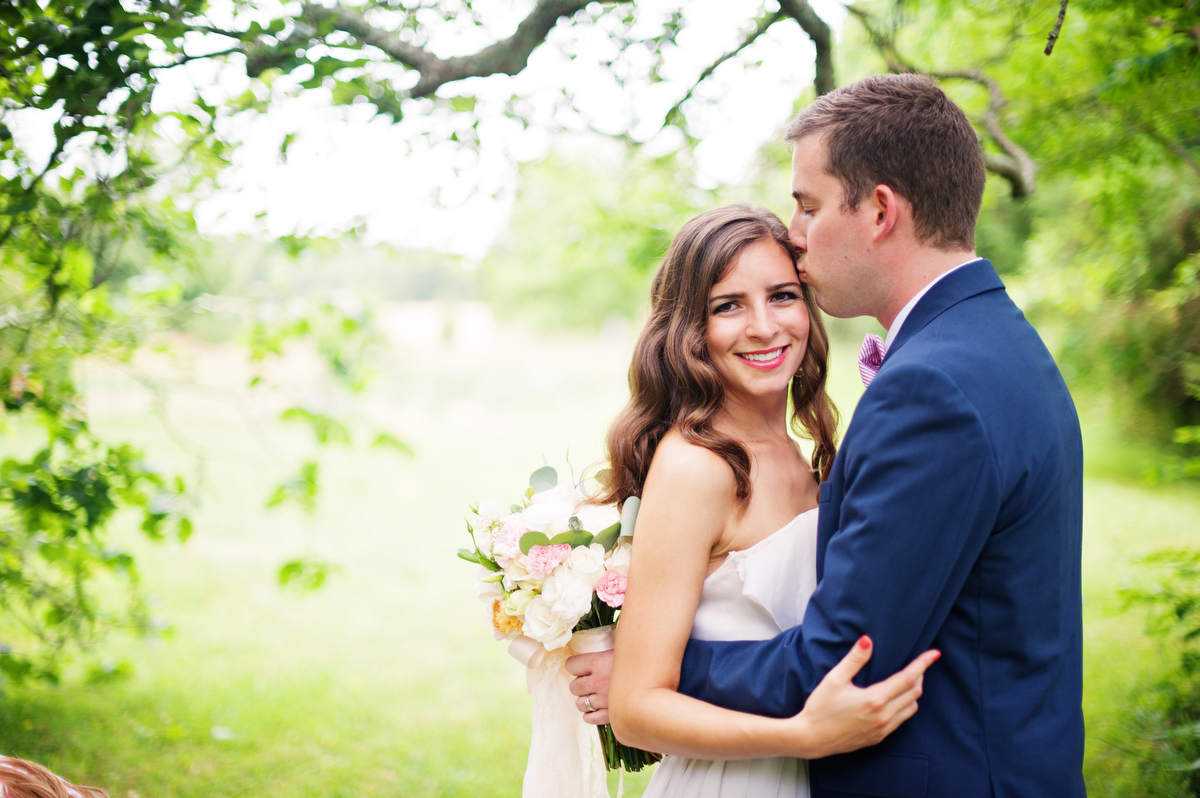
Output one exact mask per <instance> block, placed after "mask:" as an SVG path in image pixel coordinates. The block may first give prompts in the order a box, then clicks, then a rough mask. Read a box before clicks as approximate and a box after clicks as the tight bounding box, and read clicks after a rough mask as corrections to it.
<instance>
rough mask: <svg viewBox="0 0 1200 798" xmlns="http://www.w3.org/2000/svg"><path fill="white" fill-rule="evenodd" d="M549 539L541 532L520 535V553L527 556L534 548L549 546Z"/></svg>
mask: <svg viewBox="0 0 1200 798" xmlns="http://www.w3.org/2000/svg"><path fill="white" fill-rule="evenodd" d="M549 545H550V538H548V537H546V536H545V534H543V533H541V532H526V533H525V534H524V535H521V553H522V554H528V553H529V550H530V549H532V548H533V547H534V546H549Z"/></svg>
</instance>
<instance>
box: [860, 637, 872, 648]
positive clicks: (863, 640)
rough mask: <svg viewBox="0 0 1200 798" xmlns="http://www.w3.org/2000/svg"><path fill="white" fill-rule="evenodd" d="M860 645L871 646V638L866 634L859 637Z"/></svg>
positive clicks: (863, 646)
mask: <svg viewBox="0 0 1200 798" xmlns="http://www.w3.org/2000/svg"><path fill="white" fill-rule="evenodd" d="M858 647H859V648H870V647H871V638H869V637H867V636H866V635H863V636H862V637H860V638H858Z"/></svg>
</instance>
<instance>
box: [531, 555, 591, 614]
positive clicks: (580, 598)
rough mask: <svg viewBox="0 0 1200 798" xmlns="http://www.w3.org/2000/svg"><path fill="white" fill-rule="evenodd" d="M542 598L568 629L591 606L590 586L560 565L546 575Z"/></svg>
mask: <svg viewBox="0 0 1200 798" xmlns="http://www.w3.org/2000/svg"><path fill="white" fill-rule="evenodd" d="M542 600H543V601H545V602H546V604H548V605H549V606H550V611H551V612H553V613H554V614H555V615H557V616H558V617H559V618H562V621H563V624H564V625H565V626H566V627H567V628H568V629H574V628H575V624H577V623H579V619H580V618H582V617H583V616H584V615H587V613H588V610H590V609H591V608H592V586H591V584H590V583H589V582H588V581H587V580H586V579H581V578H580V577H578V576H575V575H574V574H572V573H570V572H568V571H567V570H566V569H565V568H563V567H562V566H561V565H560V566H558V567H557V568H555V569H554V572H553V573H552V574H550V576H548V577H546V582H545V584H543V585H542Z"/></svg>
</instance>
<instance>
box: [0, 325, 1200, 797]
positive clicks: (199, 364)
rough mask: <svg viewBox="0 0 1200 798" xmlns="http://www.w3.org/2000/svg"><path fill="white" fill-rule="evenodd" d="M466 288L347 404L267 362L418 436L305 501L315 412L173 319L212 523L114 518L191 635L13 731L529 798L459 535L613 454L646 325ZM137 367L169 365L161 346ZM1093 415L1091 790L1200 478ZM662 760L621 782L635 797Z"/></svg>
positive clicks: (506, 671)
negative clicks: (636, 340) (579, 317)
mask: <svg viewBox="0 0 1200 798" xmlns="http://www.w3.org/2000/svg"><path fill="white" fill-rule="evenodd" d="M460 311H461V312H460V313H459V315H458V316H457V317H456V318H455V320H454V323H453V324H445V323H439V324H432V325H431V324H428V323H427V322H428V320H429V318H433V317H434V316H435V314H436V313H437V312H438V309H437V307H436V306H432V305H430V306H422V307H412V308H409V309H408V311H407V312H406V313H405V314H404V315H397V316H394V317H391V318H390V321H389V324H390V329H392V331H393V333H394V336H395V339H396V341H397V344H396V347H395V349H394V351H393V352H391V353H390V354H389V355H388V357H387V360H386V362H385V364H384V368H383V369H382V373H381V375H380V377H379V379H378V381H377V382H376V384H375V385H374V387H373V388H372V389H371V390H370V391H369V392H368V393H367V394H366V395H365V396H362V397H358V398H356V399H355V400H354V401H353V403H348V404H347V403H346V400H344V399H343V400H339V399H337V398H336V397H335V396H333V395H332V394H331V393H330V392H329V391H328V389H327V386H323V385H322V384H321V383H320V381H319V380H316V379H315V378H314V377H313V375H312V371H311V369H309V368H308V366H307V365H306V363H307V361H306V359H305V358H303V357H301V356H298V357H295V358H292V359H291V360H289V362H288V363H286V364H282V365H281V366H280V367H279V368H278V369H277V370H276V374H275V376H276V379H277V380H278V381H279V382H280V383H281V384H283V385H286V386H290V387H289V388H288V390H289V391H291V392H292V394H293V395H294V396H297V397H299V398H300V399H302V400H304V401H310V402H337V401H341V402H343V405H342V407H341V409H342V410H344V411H346V412H350V413H353V414H355V415H356V416H357V417H359V418H362V419H371V420H372V423H374V424H375V425H376V426H379V425H383V426H386V427H388V428H389V429H392V430H394V431H395V432H396V433H398V434H399V435H400V436H402V437H404V438H405V439H406V440H408V441H409V442H410V443H411V444H412V445H413V447H414V449H415V450H416V456H415V457H414V458H412V459H404V458H401V457H398V456H397V455H395V454H390V453H387V452H383V451H380V450H372V449H368V448H366V447H365V446H362V445H361V440H360V442H359V443H360V445H358V446H356V447H354V448H345V447H342V448H340V449H339V448H335V449H329V450H327V451H326V453H324V454H323V459H322V480H323V485H322V495H321V499H320V509H319V511H318V513H317V516H316V517H315V518H314V519H312V520H309V519H307V518H305V517H304V516H302V515H301V514H299V513H297V512H295V511H293V510H290V509H282V510H274V511H266V510H264V509H263V504H264V501H265V499H266V497H267V496H268V494H269V493H270V491H271V489H272V487H273V485H274V484H275V483H276V482H277V481H278V480H279V479H280V478H281V477H282V476H284V475H285V473H286V470H287V467H288V464H289V463H293V462H295V459H296V458H298V457H299V456H302V455H304V454H305V453H306V452H307V451H308V450H309V449H310V448H311V444H310V436H309V434H308V433H307V432H306V431H305V430H304V429H302V428H299V427H289V426H283V425H280V424H279V423H277V422H275V421H272V419H273V418H274V417H276V416H277V414H278V411H279V410H280V409H282V407H284V406H286V404H284V403H283V402H284V400H283V398H282V395H281V394H282V392H280V393H277V394H269V395H268V396H265V397H263V398H262V399H261V400H250V399H247V398H245V397H244V396H242V395H241V394H239V393H238V392H237V391H231V392H230V391H227V389H228V386H230V385H244V384H245V380H244V379H243V377H244V372H245V367H244V364H243V363H241V362H240V361H239V360H238V358H237V355H236V354H235V352H234V350H232V349H226V348H222V347H213V346H205V345H201V344H197V343H194V342H186V341H177V342H176V343H175V344H174V346H173V349H174V352H175V355H176V357H177V359H178V360H179V361H180V362H182V363H184V364H185V365H186V364H190V366H189V367H188V369H187V370H188V371H189V372H190V373H192V374H193V375H194V381H195V382H196V383H197V385H199V386H213V387H217V388H222V390H221V391H214V390H208V389H204V388H202V387H192V388H188V387H179V388H177V389H176V390H175V391H174V392H173V400H172V405H171V407H172V419H173V422H174V424H175V425H176V426H177V427H178V428H179V429H181V430H183V431H184V432H185V433H186V434H187V435H188V436H189V437H190V438H191V439H192V440H194V441H195V442H198V443H201V444H203V445H204V446H205V447H207V448H208V450H209V452H210V460H209V463H208V467H207V468H208V477H207V484H206V486H205V500H204V504H203V507H202V509H201V510H200V511H199V512H198V513H197V515H196V521H197V532H196V534H195V536H194V537H193V538H192V539H191V540H190V541H189V542H188V543H187V544H184V545H180V544H178V543H165V544H158V545H151V544H149V543H147V542H146V541H144V540H142V539H140V538H139V537H138V536H137V535H136V534H134V533H133V532H132V531H129V530H125V531H122V532H121V533H120V535H119V537H121V539H122V543H123V544H124V545H127V546H128V547H129V548H131V549H133V550H134V551H136V552H137V554H138V557H139V559H140V562H141V567H142V570H143V573H144V574H145V579H144V583H145V584H144V587H145V589H146V591H147V592H148V593H149V594H152V595H153V596H154V599H155V602H156V607H157V610H158V611H159V612H160V613H161V614H162V615H164V616H165V617H166V618H167V619H168V620H169V621H170V622H171V624H172V626H173V628H174V632H173V634H172V635H171V636H169V637H166V638H162V639H156V640H135V639H129V638H122V637H113V638H111V639H110V640H109V641H108V642H106V643H105V644H104V645H103V650H102V651H101V652H99V653H100V655H101V656H103V657H107V658H111V659H113V660H114V661H123V660H124V661H129V662H131V663H133V665H134V668H135V669H134V672H133V675H132V676H131V677H129V678H127V679H124V680H120V681H115V682H111V683H105V684H91V683H89V682H88V681H87V680H86V679H85V678H84V677H83V674H82V672H81V671H80V669H79V668H75V669H74V670H73V671H71V673H70V674H69V678H67V679H66V680H65V681H64V683H63V684H62V685H61V686H59V687H49V686H45V685H41V684H30V685H24V686H11V685H10V686H8V687H7V688H6V693H5V695H4V696H3V698H0V752H3V753H6V754H11V755H16V756H22V757H27V758H30V759H34V760H36V761H39V762H42V763H44V764H46V765H47V766H49V767H51V768H52V769H54V770H56V771H58V772H60V773H62V774H63V775H64V776H67V777H69V778H71V779H73V780H76V781H79V782H83V783H90V784H96V785H98V786H102V787H105V788H107V789H108V790H109V791H110V794H111V795H113V796H120V797H121V798H126V797H128V798H151V796H153V797H154V798H168V797H178V798H184V797H185V796H231V797H232V796H272V797H273V798H274V797H278V798H286V797H290V796H296V797H297V798H299V796H314V795H320V796H329V797H332V796H360V795H381V796H387V795H392V796H516V795H519V793H520V783H521V774H522V771H523V768H524V762H525V746H526V744H527V738H528V732H529V720H528V713H529V701H528V696H527V695H526V693H525V689H524V677H523V674H522V673H521V670H520V668H519V666H518V665H517V663H516V662H515V661H513V660H512V659H511V658H509V657H508V655H507V654H506V653H505V650H504V645H503V644H501V643H497V642H495V641H493V640H492V637H491V634H490V630H489V627H488V624H487V623H486V621H485V619H484V615H483V609H482V605H480V604H479V603H478V602H477V601H476V600H475V599H474V597H473V595H472V593H471V583H472V567H471V566H470V565H469V564H467V563H464V562H462V561H460V560H458V559H457V558H455V556H454V550H455V548H457V547H458V546H460V545H463V544H464V540H465V531H464V527H463V521H462V517H463V514H464V512H465V507H466V505H467V503H468V502H470V501H473V500H476V499H481V498H487V497H494V498H497V499H500V500H502V501H506V502H507V501H512V500H513V499H515V497H516V495H517V494H518V493H519V492H520V491H521V490H522V489H523V488H524V486H525V481H526V477H527V475H528V473H529V472H530V471H531V470H533V469H534V468H536V467H538V466H540V465H542V463H543V455H544V457H545V458H546V460H547V461H548V462H550V464H552V465H555V466H556V467H559V468H563V467H565V462H566V458H567V454H568V452H569V456H570V462H571V464H572V465H573V466H574V468H575V469H576V471H578V470H579V469H581V468H583V467H585V466H588V465H590V464H592V463H593V462H594V461H595V460H596V459H597V458H598V457H599V455H600V452H601V445H602V435H603V431H604V429H605V426H606V425H607V423H608V421H609V420H610V418H611V417H612V415H613V414H614V413H615V412H616V411H617V410H618V409H619V407H620V406H621V404H622V402H623V401H624V397H625V385H624V371H625V368H626V366H627V363H628V352H629V347H630V344H631V342H630V341H629V339H628V337H627V336H621V335H613V336H612V337H610V338H608V339H598V338H596V339H589V338H567V337H558V338H548V337H542V336H536V335H532V334H528V333H522V332H519V331H513V330H509V329H504V328H499V329H497V328H495V327H492V326H490V325H489V323H488V321H487V317H486V314H483V313H482V312H481V311H480V310H479V308H473V307H472V306H464V307H463V308H461V309H460ZM430 329H433V330H434V332H433V333H429V330H430ZM835 343H836V349H835V354H836V357H837V359H836V363H835V366H834V369H833V379H834V392H835V396H836V397H837V398H838V399H839V402H840V404H841V406H842V408H843V410H844V411H845V412H846V414H847V415H848V414H849V410H850V409H851V407H852V405H853V402H854V401H855V400H856V399H857V397H858V395H859V393H861V386H859V385H857V379H858V378H857V373H856V371H855V370H854V368H853V365H852V363H853V354H854V351H856V349H857V342H856V341H853V340H850V337H849V336H847V337H846V338H845V339H837V340H836V341H835ZM139 367H140V368H142V369H144V370H146V371H149V372H155V373H162V374H166V373H169V372H170V371H171V368H174V367H169V366H168V364H167V362H166V361H165V360H164V359H163V358H161V357H157V358H154V357H147V358H146V359H144V360H142V361H139ZM86 381H87V385H88V394H89V402H90V407H91V410H92V413H93V417H94V423H95V426H96V427H97V428H98V429H99V430H100V431H101V432H102V433H103V434H104V435H105V436H107V437H108V438H109V439H125V440H130V441H134V442H137V443H140V444H142V445H144V446H146V447H147V448H148V449H149V450H150V451H151V452H152V453H153V454H154V455H155V456H156V457H158V458H160V459H162V460H164V461H168V462H170V463H171V464H173V465H174V466H175V467H178V468H184V469H188V468H190V467H191V465H190V462H189V459H188V457H187V456H186V455H185V454H184V453H183V452H182V450H181V449H180V448H179V447H178V446H177V445H176V444H174V443H173V442H172V441H171V440H170V438H169V437H168V436H167V435H166V433H165V432H164V430H163V428H162V426H161V425H160V424H158V422H157V421H156V420H155V419H154V418H153V417H152V416H150V415H148V409H149V400H148V397H147V395H146V393H145V391H144V389H142V388H141V387H139V385H138V384H137V382H136V381H135V380H133V379H132V378H131V377H130V376H129V375H128V374H127V373H125V372H124V371H123V370H122V369H118V368H115V367H111V366H104V365H101V364H93V365H90V366H89V367H88V369H87V374H86ZM255 417H258V418H261V419H263V420H264V421H263V429H262V431H261V432H256V431H255V429H254V427H253V425H252V424H249V423H248V422H247V418H250V419H251V420H252V419H253V418H255ZM1087 419H1088V424H1087V430H1086V435H1087V442H1088V454H1089V477H1088V482H1087V512H1086V524H1087V527H1086V540H1085V560H1084V591H1085V613H1086V616H1085V617H1086V622H1087V640H1086V646H1087V661H1086V668H1087V673H1086V677H1087V696H1086V711H1087V715H1088V720H1089V755H1090V756H1092V757H1093V758H1095V759H1097V761H1099V762H1101V764H1100V765H1098V766H1096V767H1095V768H1093V773H1092V781H1093V782H1094V783H1093V784H1092V785H1091V787H1092V791H1093V794H1105V792H1104V789H1103V785H1102V783H1101V782H1104V781H1105V780H1106V779H1109V778H1110V777H1111V774H1112V772H1113V769H1114V768H1116V767H1117V766H1118V765H1119V757H1118V758H1114V757H1113V755H1112V750H1113V749H1112V744H1113V741H1119V739H1120V734H1119V732H1120V728H1121V716H1120V714H1119V710H1120V708H1121V706H1122V702H1123V699H1124V696H1125V695H1126V694H1127V693H1128V691H1129V690H1130V689H1132V688H1133V687H1134V686H1136V685H1137V684H1139V683H1140V681H1141V680H1143V679H1145V678H1146V677H1147V675H1148V674H1151V673H1152V672H1153V670H1154V668H1155V659H1154V656H1153V651H1152V650H1151V649H1150V648H1149V646H1148V644H1147V643H1146V641H1145V639H1144V637H1143V635H1142V634H1141V620H1140V618H1139V617H1137V616H1135V615H1129V614H1121V613H1120V612H1119V607H1118V605H1117V604H1116V603H1115V599H1114V595H1115V590H1116V587H1117V586H1118V585H1119V584H1120V582H1121V580H1122V579H1125V578H1127V577H1128V576H1129V575H1130V574H1131V573H1132V571H1133V568H1132V565H1131V560H1132V559H1134V558H1135V557H1137V556H1138V555H1139V554H1142V553H1144V552H1147V551H1150V550H1153V549H1155V548H1159V547H1161V546H1165V545H1171V544H1176V543H1187V542H1188V538H1189V536H1190V533H1191V532H1192V531H1193V530H1195V529H1197V528H1200V490H1197V489H1196V487H1195V486H1178V485H1177V486H1169V487H1161V488H1154V489H1150V488H1148V487H1146V486H1144V485H1143V484H1141V483H1140V482H1139V481H1138V480H1137V478H1136V473H1137V472H1138V470H1139V468H1140V464H1139V462H1138V459H1139V458H1144V457H1146V456H1149V455H1148V453H1146V452H1142V451H1139V450H1136V449H1131V448H1129V447H1127V446H1126V445H1125V444H1122V442H1121V441H1120V440H1119V439H1117V438H1116V437H1114V436H1112V435H1111V434H1110V433H1108V432H1107V430H1108V427H1107V426H1106V425H1105V423H1104V414H1103V412H1102V411H1101V410H1096V411H1095V412H1094V413H1090V414H1089V415H1088V416H1087ZM361 426H362V430H360V434H359V438H360V439H363V438H365V436H366V432H365V430H366V426H367V425H366V422H365V421H364V422H363V424H362V425H361ZM26 444H27V441H26V442H22V440H21V439H20V437H19V436H18V438H16V439H10V440H9V441H8V443H7V444H5V445H7V446H9V447H11V446H18V445H26ZM274 450H278V453H273V452H274ZM305 552H311V553H315V554H318V555H319V556H321V557H324V558H326V559H329V560H332V561H334V562H336V563H338V564H339V565H340V566H341V568H342V569H343V572H342V574H341V575H340V576H338V577H336V578H334V579H333V580H332V581H331V582H330V583H329V584H328V585H327V586H326V587H325V588H324V589H322V590H320V591H318V592H316V593H313V594H307V595H298V594H295V593H293V592H289V591H284V590H282V589H280V588H279V587H278V586H277V585H276V582H275V573H276V571H277V569H278V566H279V565H280V564H281V563H282V562H284V561H285V560H287V559H289V558H290V557H292V556H294V555H296V554H301V553H305ZM1114 762H1115V763H1116V764H1114ZM645 780H646V778H645V776H644V775H643V776H640V777H636V778H633V779H630V780H628V781H627V782H626V787H627V792H626V794H627V795H631V796H636V795H639V794H640V793H641V789H642V787H643V785H644V783H645ZM613 783H614V785H615V780H614V781H613Z"/></svg>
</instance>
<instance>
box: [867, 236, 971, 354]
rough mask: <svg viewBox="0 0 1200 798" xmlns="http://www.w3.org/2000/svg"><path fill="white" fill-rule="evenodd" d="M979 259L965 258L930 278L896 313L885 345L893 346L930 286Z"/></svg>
mask: <svg viewBox="0 0 1200 798" xmlns="http://www.w3.org/2000/svg"><path fill="white" fill-rule="evenodd" d="M978 260H982V258H971V259H970V260H965V261H963V262H962V263H960V264H958V265H957V266H955V267H954V268H953V269H950V270H949V271H945V272H942V273H941V274H939V275H938V276H937V277H934V278H933V279H932V280H930V281H929V283H928V284H927V285H926V286H925V287H924V288H922V289H921V290H920V291H918V292H917V294H916V296H914V297H913V298H912V299H910V300H908V304H907V305H905V306H904V307H902V308H900V312H899V313H897V314H896V318H895V319H894V320H893V321H892V326H891V327H889V328H888V331H887V338H886V339H884V341H885V345H886V346H891V344H892V342H893V341H895V340H896V336H897V335H899V334H900V328H901V327H902V326H904V321H905V319H907V318H908V314H909V313H912V309H913V308H915V307H916V306H917V303H918V302H920V301H921V297H923V296H925V295H926V294H928V293H929V289H930V288H933V287H934V286H935V285H937V284H938V281H939V280H941V279H942V278H943V277H945V276H946V275H948V274H950V273H951V272H956V271H958V270H959V269H961V268H962V267H963V266H966V265H968V264H971V263H975V262H976V261H978Z"/></svg>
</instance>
